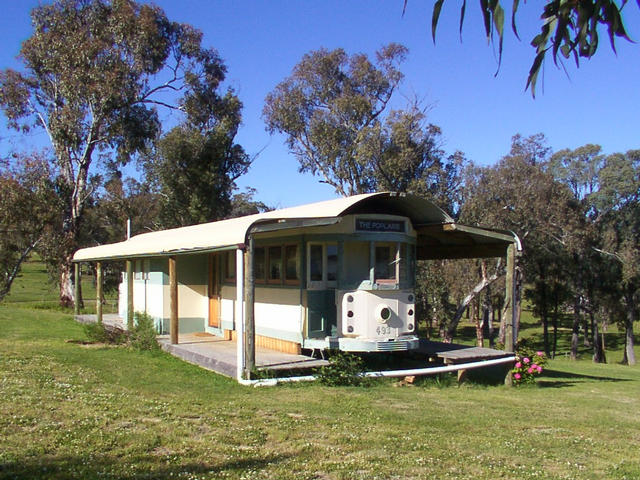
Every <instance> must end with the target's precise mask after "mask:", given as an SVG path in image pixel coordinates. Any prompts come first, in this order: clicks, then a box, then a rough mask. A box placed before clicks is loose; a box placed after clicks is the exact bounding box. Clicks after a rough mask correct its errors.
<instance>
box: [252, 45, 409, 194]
mask: <svg viewBox="0 0 640 480" xmlns="http://www.w3.org/2000/svg"><path fill="white" fill-rule="evenodd" d="M406 55H407V49H406V48H405V47H404V46H402V45H399V44H396V43H391V44H389V45H386V46H384V47H382V48H381V49H380V50H379V51H378V52H376V60H375V62H372V61H371V60H370V59H369V58H368V57H367V55H364V54H354V55H351V56H349V55H348V54H347V53H346V52H345V51H344V50H343V49H341V48H337V49H335V50H331V51H329V50H326V49H320V50H315V51H312V52H309V53H307V54H305V55H304V56H303V57H302V60H300V62H299V63H298V64H297V65H296V66H295V67H294V68H293V72H292V74H291V76H289V77H288V78H286V79H285V80H283V81H282V82H281V83H279V84H278V85H277V86H276V88H275V89H274V90H273V91H272V92H271V93H269V94H268V95H267V97H266V99H265V106H264V110H263V116H264V118H265V121H266V125H267V130H268V131H269V132H270V133H275V132H279V133H283V134H284V135H285V136H286V144H287V146H288V147H289V149H290V150H291V151H292V152H293V153H294V155H295V156H296V158H297V159H298V161H299V163H300V171H301V172H311V173H312V174H314V175H319V176H320V177H321V178H322V181H323V182H326V183H328V184H329V185H331V186H332V187H334V188H335V190H336V192H337V193H338V194H340V195H342V196H347V195H353V194H355V193H362V192H367V191H371V190H373V189H374V184H373V179H374V171H373V170H372V165H371V163H370V158H371V156H370V153H371V142H372V141H373V142H378V141H379V135H380V130H381V119H382V118H383V117H384V115H385V113H387V111H388V105H389V102H390V101H391V98H392V96H393V93H394V92H395V91H396V89H397V87H398V85H399V83H400V81H401V80H402V78H403V74H402V72H401V71H400V70H399V68H398V67H399V64H400V63H402V61H403V60H404V59H405V57H406ZM374 149H375V147H374Z"/></svg>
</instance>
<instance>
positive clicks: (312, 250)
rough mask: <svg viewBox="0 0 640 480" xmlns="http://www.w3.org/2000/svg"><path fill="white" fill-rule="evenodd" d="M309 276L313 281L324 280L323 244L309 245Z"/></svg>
mask: <svg viewBox="0 0 640 480" xmlns="http://www.w3.org/2000/svg"><path fill="white" fill-rule="evenodd" d="M309 278H310V279H311V281H312V282H321V281H322V245H311V246H310V247H309Z"/></svg>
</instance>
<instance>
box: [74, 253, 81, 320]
mask: <svg viewBox="0 0 640 480" xmlns="http://www.w3.org/2000/svg"><path fill="white" fill-rule="evenodd" d="M73 270H74V271H73V282H74V283H73V300H74V301H73V313H74V315H80V264H79V263H78V262H76V263H74V264H73Z"/></svg>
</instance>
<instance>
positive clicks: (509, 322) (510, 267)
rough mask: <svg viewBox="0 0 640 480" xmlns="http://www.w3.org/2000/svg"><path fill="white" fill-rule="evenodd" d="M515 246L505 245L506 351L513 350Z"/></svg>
mask: <svg viewBox="0 0 640 480" xmlns="http://www.w3.org/2000/svg"><path fill="white" fill-rule="evenodd" d="M515 269H516V246H515V244H513V243H512V244H511V245H509V246H508V247H507V272H506V277H507V279H506V285H505V288H506V291H505V304H506V306H507V311H506V322H505V331H504V349H505V350H506V351H507V352H513V351H514V347H515V344H514V338H513V333H514V327H515V325H514V317H515V313H516V305H515V301H516V296H515V286H516V284H515V282H516V275H515Z"/></svg>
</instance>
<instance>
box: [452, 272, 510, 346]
mask: <svg viewBox="0 0 640 480" xmlns="http://www.w3.org/2000/svg"><path fill="white" fill-rule="evenodd" d="M500 277H502V274H499V273H497V272H496V273H494V274H493V275H491V276H489V277H484V278H483V279H482V280H480V282H478V283H477V284H476V286H475V287H473V290H471V292H469V294H468V295H467V296H466V297H464V299H463V300H462V302H461V303H460V305H459V306H458V309H457V310H456V313H455V315H454V316H453V319H452V320H451V323H450V324H449V326H448V327H447V328H446V330H445V331H446V333H445V335H444V341H445V342H451V341H453V337H454V336H455V333H456V329H457V328H458V324H459V323H460V319H461V318H462V315H463V314H464V312H465V310H466V309H467V306H468V305H469V303H471V300H473V299H474V298H476V296H478V295H479V294H480V293H481V292H482V291H483V290H484V289H485V288H487V287H488V286H489V285H491V284H492V283H493V282H495V281H496V280H498V279H499V278H500Z"/></svg>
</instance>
